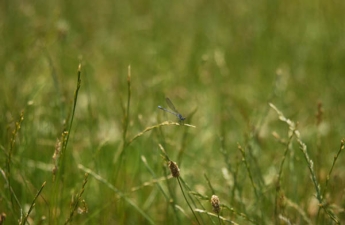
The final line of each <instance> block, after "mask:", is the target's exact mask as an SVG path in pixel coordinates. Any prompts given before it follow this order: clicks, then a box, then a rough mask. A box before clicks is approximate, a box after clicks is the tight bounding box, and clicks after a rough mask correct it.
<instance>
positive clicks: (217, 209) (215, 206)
mask: <svg viewBox="0 0 345 225" xmlns="http://www.w3.org/2000/svg"><path fill="white" fill-rule="evenodd" d="M211 204H212V207H213V211H214V212H215V213H217V214H219V212H220V201H219V198H218V196H217V195H212V197H211Z"/></svg>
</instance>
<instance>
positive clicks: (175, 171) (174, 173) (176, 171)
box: [169, 161, 180, 177]
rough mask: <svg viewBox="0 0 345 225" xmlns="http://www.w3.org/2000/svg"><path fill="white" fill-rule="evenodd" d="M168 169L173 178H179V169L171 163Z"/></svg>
mask: <svg viewBox="0 0 345 225" xmlns="http://www.w3.org/2000/svg"><path fill="white" fill-rule="evenodd" d="M169 169H170V172H171V174H172V176H173V177H179V176H180V169H179V168H178V166H177V164H176V163H175V162H173V161H169Z"/></svg>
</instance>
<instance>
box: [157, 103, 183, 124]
mask: <svg viewBox="0 0 345 225" xmlns="http://www.w3.org/2000/svg"><path fill="white" fill-rule="evenodd" d="M165 100H166V102H167V104H168V106H169V108H170V109H171V110H169V109H166V108H163V107H162V106H160V105H159V106H158V108H159V109H161V110H164V111H166V112H168V113H171V114H173V115H175V116H176V117H177V118H178V119H179V121H180V122H182V121H183V120H185V119H186V117H183V116H182V115H181V114H180V113H179V112H178V111H177V110H176V108H175V106H174V104H172V102H171V101H170V99H169V98H165Z"/></svg>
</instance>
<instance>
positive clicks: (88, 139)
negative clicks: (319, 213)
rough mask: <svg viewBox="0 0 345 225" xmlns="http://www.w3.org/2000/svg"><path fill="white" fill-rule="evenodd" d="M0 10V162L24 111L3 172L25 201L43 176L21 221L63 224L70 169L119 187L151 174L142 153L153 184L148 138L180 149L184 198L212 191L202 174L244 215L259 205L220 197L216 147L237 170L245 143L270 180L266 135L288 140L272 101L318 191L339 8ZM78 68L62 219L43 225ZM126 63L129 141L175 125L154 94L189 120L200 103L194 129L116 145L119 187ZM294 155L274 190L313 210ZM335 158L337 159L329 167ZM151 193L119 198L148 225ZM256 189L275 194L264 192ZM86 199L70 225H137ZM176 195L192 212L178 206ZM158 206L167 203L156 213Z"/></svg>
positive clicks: (74, 177) (90, 189) (21, 6)
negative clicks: (290, 125) (294, 127)
mask: <svg viewBox="0 0 345 225" xmlns="http://www.w3.org/2000/svg"><path fill="white" fill-rule="evenodd" d="M0 6H1V7H0V42H1V43H2V46H1V47H0V71H1V82H0V91H1V92H0V95H1V97H0V107H1V113H0V122H1V130H0V138H1V139H0V141H1V142H0V143H1V148H2V151H1V154H2V156H1V163H2V164H1V168H2V169H4V168H5V163H6V155H7V154H8V151H9V145H10V139H11V132H12V131H13V129H14V122H16V121H18V118H19V114H20V112H21V111H24V121H23V123H22V127H21V130H20V131H19V134H18V141H17V142H16V147H15V149H14V151H13V164H12V174H16V176H15V177H13V180H14V181H13V188H14V190H15V192H16V193H17V194H18V195H19V196H18V197H19V200H20V201H21V203H22V207H24V206H25V205H27V204H29V205H30V203H31V201H32V199H33V197H34V195H35V193H36V192H37V190H38V189H39V187H40V185H41V184H42V183H43V182H44V181H47V186H46V187H45V189H46V190H43V194H45V195H46V196H45V197H44V199H45V200H42V199H41V200H40V201H39V202H37V203H36V212H35V213H34V214H33V216H32V218H33V221H35V222H33V223H32V224H36V223H38V221H39V220H40V219H39V217H41V216H43V215H45V216H46V217H47V218H48V219H47V221H49V222H47V223H48V224H52V223H57V224H60V223H61V221H62V222H64V221H65V219H66V218H67V215H68V212H69V202H70V199H71V195H72V193H74V192H76V191H77V190H80V188H81V185H82V181H83V174H84V172H83V171H80V170H78V168H77V165H78V164H79V163H80V164H82V165H84V166H85V167H88V168H92V169H93V170H95V171H96V172H97V173H98V174H100V175H101V176H103V177H104V178H105V179H107V180H108V181H109V182H110V183H112V184H113V185H114V186H116V187H118V188H119V189H120V190H121V191H123V192H126V191H128V190H129V189H130V188H133V187H136V186H140V185H141V184H142V183H144V182H146V181H150V180H151V179H152V177H151V174H150V173H149V172H148V171H147V169H146V167H145V166H144V165H143V163H142V161H141V159H140V156H142V155H144V156H145V157H146V158H147V160H148V164H150V165H151V166H152V168H154V170H155V171H156V173H157V174H158V175H157V177H161V176H163V172H162V164H163V162H162V159H161V157H160V152H159V150H158V143H164V146H165V148H166V150H167V152H168V154H169V157H170V158H171V160H173V161H177V155H178V152H179V151H181V149H185V153H184V158H183V164H182V165H181V170H182V171H184V172H182V171H181V174H182V177H184V179H185V181H186V182H187V183H189V185H190V186H191V187H192V189H193V190H195V191H198V192H201V193H203V194H206V195H209V196H210V195H211V193H210V190H208V186H207V182H206V181H205V179H204V176H203V174H204V173H205V174H207V175H208V176H209V177H212V178H213V179H214V180H213V182H215V183H216V184H214V186H215V187H217V188H216V189H217V190H218V191H219V192H220V196H222V195H223V198H221V199H224V200H223V201H225V202H228V204H229V205H234V206H235V207H236V206H237V208H238V210H239V211H245V212H246V213H247V215H248V216H249V217H250V216H251V215H253V216H252V217H254V218H255V215H256V214H255V213H253V214H252V212H255V210H256V209H257V207H260V205H259V206H258V205H256V204H254V203H253V204H254V206H251V207H249V208H246V205H245V203H242V204H240V203H238V202H237V203H232V202H229V201H230V200H229V199H230V198H231V196H230V195H231V194H230V193H229V189H230V188H229V187H228V186H222V185H224V183H225V181H224V178H223V175H224V174H222V173H221V169H222V168H223V167H225V166H226V163H225V162H224V156H223V155H222V154H221V153H220V152H219V149H220V148H221V146H223V148H225V149H226V151H228V154H229V157H230V158H229V159H226V160H227V163H230V164H231V163H233V164H234V165H235V163H236V162H238V161H239V160H240V158H241V155H240V153H239V151H238V150H237V143H240V144H241V145H243V146H247V145H248V146H251V148H252V149H253V153H252V154H253V156H252V157H254V158H255V159H257V160H258V161H257V162H256V164H255V165H254V166H253V168H254V169H255V168H256V167H258V168H261V171H260V173H261V175H262V176H263V177H264V176H266V175H267V176H269V175H268V174H270V172H272V170H273V171H274V172H273V173H275V174H276V172H277V170H278V168H279V165H280V162H281V159H282V157H283V149H284V147H283V146H281V145H280V144H279V143H277V141H276V140H275V139H274V138H273V137H272V135H271V133H272V132H273V131H277V132H278V133H279V134H280V135H281V136H282V137H284V138H285V139H286V138H287V131H288V129H287V127H286V126H284V125H283V124H281V123H280V122H278V116H277V115H276V114H275V113H274V112H273V111H272V110H270V109H269V106H268V103H269V102H272V103H273V104H275V105H276V106H277V107H278V108H279V109H281V110H282V111H283V112H284V114H285V115H286V116H287V117H289V118H291V119H292V120H294V121H298V122H299V129H300V132H301V138H302V140H303V141H304V142H305V143H306V144H307V145H308V149H309V154H310V156H311V158H312V160H313V161H314V163H315V170H316V171H317V174H318V176H319V178H320V183H322V182H324V181H325V176H326V174H327V173H328V171H329V169H330V166H331V165H332V160H333V156H334V155H335V154H336V151H337V150H338V148H339V144H340V140H341V138H343V137H344V132H345V114H344V110H345V106H344V101H345V91H344V85H345V75H344V71H345V63H344V62H345V26H344V21H345V14H344V12H345V2H344V1H340V0H334V1H325V0H319V1H313V0H306V1H296V0H292V1H270V0H258V1H232V0H230V1H227V0H220V1H202V0H190V1H178V0H177V1H155V0H152V1H148V0H139V1H104V0H100V1H88V0H85V1H19V0H13V1H7V0H5V1H2V2H1V3H0ZM79 63H81V65H82V69H81V71H82V72H81V79H82V84H81V89H80V92H79V96H78V103H77V108H76V114H75V119H74V124H73V127H72V133H71V137H70V141H69V145H68V147H67V149H68V152H67V154H66V157H67V158H66V162H67V164H66V173H68V176H67V178H66V180H65V181H64V182H65V185H64V188H65V190H66V191H65V194H64V195H63V198H62V199H61V203H60V204H61V205H60V206H61V212H60V214H57V215H58V216H56V217H58V218H59V219H58V220H56V221H54V220H53V219H52V218H54V217H53V216H51V214H49V213H48V211H47V209H48V208H50V209H51V208H53V207H54V206H52V205H51V203H50V201H49V194H48V193H50V192H49V188H52V186H54V184H53V182H52V173H51V164H52V155H53V153H54V149H55V143H56V139H57V138H60V136H61V132H62V131H63V127H64V125H63V124H64V120H65V119H66V118H68V115H70V111H71V107H72V101H73V94H74V91H75V87H76V82H77V68H78V64H79ZM129 65H130V66H131V107H130V120H129V128H128V138H129V139H130V138H131V137H133V136H134V135H136V134H137V133H139V132H141V131H142V130H144V129H145V128H146V127H149V126H152V125H154V124H157V123H159V122H162V121H164V120H172V121H175V118H174V117H173V116H171V115H168V114H166V113H164V112H162V111H160V110H158V109H157V106H158V105H162V106H164V107H166V103H165V97H169V98H170V99H171V100H172V101H173V102H174V104H175V106H176V107H177V108H178V109H179V111H180V112H181V113H182V114H183V115H185V116H187V117H188V116H189V115H191V113H192V112H193V110H195V109H197V111H196V113H195V114H194V115H193V116H192V117H188V118H187V123H190V124H193V125H195V126H196V127H197V128H196V129H193V128H185V127H175V126H171V127H170V126H169V127H163V128H160V129H159V130H160V131H159V132H158V131H152V132H149V133H146V134H144V135H143V136H141V137H140V138H138V139H137V140H136V141H135V142H134V143H133V144H132V145H130V146H129V147H128V149H126V151H128V152H127V155H126V161H125V163H124V165H123V166H122V167H120V171H116V172H118V173H120V174H122V175H121V176H122V179H124V180H125V181H124V182H125V183H122V182H119V181H117V182H118V183H116V182H115V181H113V180H112V179H113V174H114V173H115V172H114V171H113V170H114V169H115V168H116V167H115V165H114V164H115V163H114V162H116V157H118V154H119V151H120V150H119V149H120V148H121V143H122V141H123V140H122V132H123V125H122V123H123V121H124V119H123V118H124V107H125V105H126V101H127V73H128V66H129ZM318 103H322V106H323V112H324V114H323V120H322V123H321V124H319V125H316V118H315V114H316V113H317V105H318ZM163 134H164V135H163ZM252 142H254V144H251V143H252ZM295 149H296V150H295V154H296V155H297V156H295V155H293V154H292V155H291V159H290V160H292V161H293V160H296V162H297V163H296V164H299V165H298V166H297V165H295V167H294V168H293V169H291V164H290V167H289V166H288V167H289V168H290V170H289V171H295V172H294V173H291V174H289V173H288V172H287V174H286V176H287V178H286V183H285V184H283V186H284V185H285V186H284V187H285V188H286V193H285V194H286V195H287V196H289V198H290V199H292V200H294V201H295V202H296V203H297V204H298V205H300V207H301V208H302V209H305V210H306V211H307V212H308V213H310V212H309V211H308V205H309V201H310V198H311V197H312V196H313V194H314V193H315V190H313V188H312V185H309V186H308V185H307V186H306V185H303V187H301V186H300V185H299V184H300V183H301V182H303V183H304V184H310V182H311V181H310V179H309V174H308V169H307V166H306V164H305V162H304V161H303V157H302V156H301V155H300V156H298V154H300V152H299V150H298V146H295ZM317 149H318V150H317ZM295 157H296V158H297V159H296V158H295ZM298 157H299V158H298ZM298 160H300V161H298ZM341 160H342V161H341ZM343 160H344V157H342V155H340V159H339V161H341V162H343ZM336 165H337V167H336V170H335V172H334V176H336V177H337V179H338V180H337V183H336V185H335V186H334V190H333V191H334V192H333V195H332V194H330V196H329V199H330V202H334V203H336V204H337V205H339V206H340V207H342V209H344V208H343V207H344V205H345V200H344V190H343V187H344V186H343V185H344V178H345V177H344V176H345V175H344V173H343V172H341V171H342V170H344V168H343V167H344V166H343V163H338V164H336ZM239 170H240V171H241V172H240V173H242V176H243V180H242V181H243V183H241V184H242V185H243V186H242V187H243V194H244V195H252V194H253V193H252V190H251V186H250V182H249V180H248V177H247V174H246V170H245V168H244V167H243V166H240V169H239ZM67 171H68V172H67ZM296 171H297V172H296ZM261 175H260V176H261ZM2 180H3V181H4V180H5V179H2ZM289 182H290V183H289ZM3 184H5V182H2V181H1V186H2V187H1V189H3V190H2V194H3V195H2V199H1V201H0V206H1V207H0V210H2V211H3V212H5V213H6V214H7V220H8V221H10V222H9V224H10V223H12V222H14V221H17V220H18V219H19V216H18V215H19V214H18V211H17V212H16V210H13V209H12V210H10V209H11V206H10V204H9V199H8V198H6V197H5V196H6V195H7V194H8V190H6V188H5V185H3ZM322 184H324V183H322ZM230 186H231V185H230ZM222 188H223V189H222ZM308 188H310V189H308ZM154 191H156V192H157V187H156V186H154V185H152V187H151V189H147V188H143V189H140V191H138V192H136V193H134V194H133V195H131V194H130V195H129V197H130V198H132V199H134V200H135V202H136V203H137V204H138V205H139V207H141V208H142V209H144V210H146V211H147V213H148V214H149V215H150V217H151V218H153V221H155V222H156V223H158V224H159V223H162V221H168V220H169V219H168V218H169V215H170V214H169V210H168V209H170V208H169V206H166V204H167V203H166V202H165V200H164V199H163V198H162V196H160V197H157V199H155V200H156V201H155V200H152V201H153V203H152V205H150V204H149V203H147V200H146V199H145V198H146V196H147V195H152V196H155V195H154V194H152V193H153V192H154ZM265 191H267V192H271V193H272V194H271V195H272V196H274V188H273V187H271V188H267V190H266V189H265ZM263 192H264V191H263ZM249 193H250V194H249ZM306 193H307V194H306ZM266 194H267V193H266ZM156 195H158V196H159V194H158V193H156ZM83 197H84V199H85V201H86V202H87V203H88V208H89V212H88V213H87V214H83V215H78V216H77V218H76V219H75V220H76V221H78V223H77V224H82V223H86V224H94V223H96V222H99V223H101V224H111V223H113V224H119V223H123V224H137V223H138V222H141V223H146V222H147V221H145V220H144V219H143V218H141V217H140V215H138V214H137V213H136V212H135V211H133V210H132V209H131V208H130V206H128V205H126V204H125V203H122V204H120V203H118V202H117V200H116V199H117V197H116V194H115V193H114V192H113V191H111V190H109V189H108V188H107V187H105V186H104V185H103V184H100V183H99V182H97V181H96V180H93V179H92V178H91V177H89V183H88V184H87V185H86V190H85V193H84V196H83ZM242 197H243V196H242ZM247 197H248V198H250V197H249V196H247ZM226 198H228V199H226ZM179 201H180V202H179V203H180V204H181V205H183V208H184V209H185V211H186V212H187V214H188V213H190V212H189V211H188V207H187V205H185V203H183V202H184V201H183V199H179ZM157 202H158V203H160V204H162V205H164V207H165V208H166V209H165V210H164V213H162V212H161V211H160V209H161V208H160V207H161V206H160V205H159V204H158V203H157ZM181 202H182V203H181ZM225 202H224V203H225ZM239 202H240V201H239ZM272 202H273V203H274V201H271V202H270V201H267V202H266V203H263V204H267V205H266V206H267V210H263V211H264V214H265V215H264V216H262V217H261V219H262V221H265V223H270V222H271V221H273V215H274V210H273V203H272ZM148 205H150V207H148ZM341 205H342V206H341ZM262 206H263V205H261V207H262ZM121 207H124V208H121ZM145 207H147V208H145ZM151 207H152V208H151ZM208 210H210V209H208ZM2 211H1V212H2ZM1 212H0V213H1ZM49 212H50V211H49ZM170 213H171V212H170ZM292 214H293V213H292ZM310 214H311V213H310ZM287 215H289V214H288V213H287ZM293 215H294V214H293ZM224 216H225V217H226V214H225V215H224ZM309 216H310V217H311V218H312V220H313V219H314V218H315V217H314V216H315V215H309ZM181 218H182V219H181V221H182V222H183V221H189V220H187V219H186V218H184V217H182V216H181ZM298 218H299V217H298V216H295V215H294V216H291V219H292V221H294V222H300V220H299V219H298ZM181 221H180V222H181ZM206 221H207V220H206ZM235 221H236V220H235ZM170 222H171V224H176V223H177V222H176V221H170ZM167 223H169V221H168V222H167ZM188 223H189V222H188ZM205 223H206V224H207V222H205Z"/></svg>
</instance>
